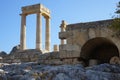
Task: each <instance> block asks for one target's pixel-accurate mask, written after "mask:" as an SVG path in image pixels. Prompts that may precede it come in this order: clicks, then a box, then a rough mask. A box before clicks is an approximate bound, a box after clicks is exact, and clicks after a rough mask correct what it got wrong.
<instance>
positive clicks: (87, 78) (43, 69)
mask: <svg viewBox="0 0 120 80" xmlns="http://www.w3.org/2000/svg"><path fill="white" fill-rule="evenodd" d="M0 67H1V68H0V80H120V65H110V64H101V65H97V66H93V67H83V66H82V65H80V64H76V65H59V66H56V65H42V64H37V63H32V62H31V63H22V64H5V63H4V65H3V63H1V65H0Z"/></svg>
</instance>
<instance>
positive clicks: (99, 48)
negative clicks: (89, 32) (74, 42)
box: [80, 37, 119, 64]
mask: <svg viewBox="0 0 120 80" xmlns="http://www.w3.org/2000/svg"><path fill="white" fill-rule="evenodd" d="M113 56H119V51H118V48H117V46H116V45H115V44H114V43H113V42H112V41H111V40H109V39H106V38H104V37H97V38H93V39H90V40H88V41H87V42H86V43H85V44H84V45H83V47H82V48H81V53H80V58H81V59H83V60H84V61H85V62H86V63H87V64H88V62H89V60H90V59H95V60H97V61H98V62H99V64H101V63H108V62H109V61H110V59H111V57H113Z"/></svg>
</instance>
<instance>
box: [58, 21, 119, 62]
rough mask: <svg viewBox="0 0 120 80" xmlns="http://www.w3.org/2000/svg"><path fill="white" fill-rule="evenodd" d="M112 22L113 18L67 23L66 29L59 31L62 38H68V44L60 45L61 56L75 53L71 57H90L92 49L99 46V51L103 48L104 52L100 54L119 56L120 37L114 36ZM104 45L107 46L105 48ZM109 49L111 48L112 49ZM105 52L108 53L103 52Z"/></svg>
mask: <svg viewBox="0 0 120 80" xmlns="http://www.w3.org/2000/svg"><path fill="white" fill-rule="evenodd" d="M111 22H112V20H103V21H96V22H87V23H77V24H69V25H67V27H66V31H65V32H60V33H59V38H60V39H61V38H65V39H66V40H67V43H66V44H64V45H60V54H61V56H63V58H65V57H67V55H69V54H70V55H73V56H70V57H82V58H84V59H89V58H87V57H88V56H90V55H91V54H92V52H93V51H92V50H95V49H96V48H98V51H99V50H100V49H101V50H103V52H102V51H101V52H102V53H99V54H100V55H101V54H102V55H101V56H105V57H107V56H108V55H110V54H112V55H111V56H119V55H118V54H119V52H120V41H119V40H120V38H119V37H117V36H114V32H113V30H111V29H110V28H109V26H110V24H111ZM88 42H89V43H88ZM86 45H87V46H86ZM99 47H101V48H99ZM102 47H105V49H104V48H102ZM106 49H108V50H106ZM109 49H111V51H110V50H109ZM87 51H89V52H87ZM90 51H91V54H90ZM96 52H97V51H96ZM105 52H106V54H103V53H105ZM110 52H111V53H110ZM112 52H113V53H112ZM88 53H89V54H88ZM94 53H95V51H94ZM64 54H66V55H64ZM84 54H86V55H87V56H85V55H84ZM96 54H97V53H96ZM111 56H109V58H111ZM109 58H108V59H109ZM103 59H104V58H103ZM106 62H108V61H106Z"/></svg>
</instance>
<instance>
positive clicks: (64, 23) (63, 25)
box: [60, 20, 66, 44]
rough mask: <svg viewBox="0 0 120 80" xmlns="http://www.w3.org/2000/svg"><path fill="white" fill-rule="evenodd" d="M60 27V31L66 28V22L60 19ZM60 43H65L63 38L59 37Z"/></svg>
mask: <svg viewBox="0 0 120 80" xmlns="http://www.w3.org/2000/svg"><path fill="white" fill-rule="evenodd" d="M60 28H61V32H64V31H65V29H66V22H65V21H64V20H63V21H62V24H61V25H60ZM61 44H65V40H64V39H61Z"/></svg>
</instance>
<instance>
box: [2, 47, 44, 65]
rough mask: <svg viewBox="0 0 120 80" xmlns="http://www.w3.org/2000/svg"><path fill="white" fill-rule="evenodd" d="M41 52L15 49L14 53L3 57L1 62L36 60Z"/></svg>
mask: <svg viewBox="0 0 120 80" xmlns="http://www.w3.org/2000/svg"><path fill="white" fill-rule="evenodd" d="M41 54H42V52H41V51H39V50H35V49H30V50H24V51H17V52H15V53H12V54H9V55H8V56H6V57H5V58H4V59H3V62H5V63H6V62H7V63H14V62H15V63H16V62H18V63H19V62H36V61H37V60H38V59H39V56H40V55H41Z"/></svg>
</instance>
